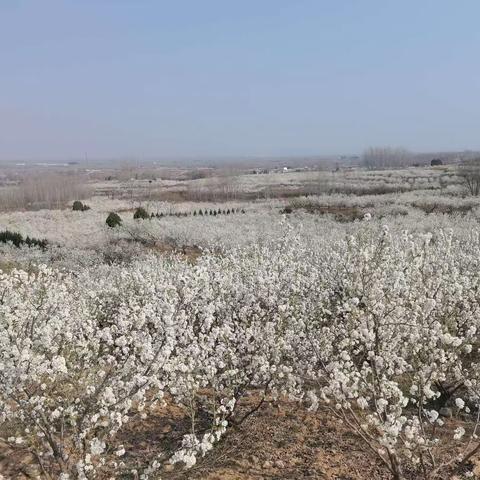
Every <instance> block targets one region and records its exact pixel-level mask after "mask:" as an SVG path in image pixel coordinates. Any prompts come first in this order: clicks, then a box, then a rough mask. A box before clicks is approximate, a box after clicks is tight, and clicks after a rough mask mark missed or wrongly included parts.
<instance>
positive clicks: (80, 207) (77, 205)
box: [72, 200, 90, 212]
mask: <svg viewBox="0 0 480 480" xmlns="http://www.w3.org/2000/svg"><path fill="white" fill-rule="evenodd" d="M72 210H73V211H74V212H84V211H85V210H90V207H89V206H88V205H86V204H85V203H82V202H81V201H80V200H75V201H74V202H73V206H72Z"/></svg>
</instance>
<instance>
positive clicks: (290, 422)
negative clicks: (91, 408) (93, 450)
mask: <svg viewBox="0 0 480 480" xmlns="http://www.w3.org/2000/svg"><path fill="white" fill-rule="evenodd" d="M184 421H185V418H184V416H183V414H182V412H181V410H180V409H178V408H176V407H170V408H168V412H167V411H164V412H163V415H161V416H158V417H155V418H154V419H153V421H152V420H150V421H149V425H148V427H147V428H146V426H145V424H142V423H132V424H129V427H128V431H125V432H123V433H120V438H119V442H120V443H123V444H124V445H125V448H126V450H127V454H126V455H125V458H124V460H126V461H128V463H130V464H132V463H133V464H135V463H136V462H137V461H138V462H142V461H143V460H145V459H146V457H149V456H151V453H152V446H154V445H159V444H162V443H164V442H165V438H167V437H169V436H172V433H173V434H175V433H176V432H179V433H180V432H181V430H182V429H183V426H182V423H184ZM452 426H453V425H452ZM477 462H478V460H474V462H473V464H471V465H470V470H471V469H472V468H474V469H475V473H476V474H477V475H476V476H475V477H473V478H480V463H479V464H478V465H477ZM33 464H34V459H33V458H32V457H31V456H29V455H28V454H26V453H25V452H22V451H21V450H19V451H17V452H12V451H8V449H7V448H6V446H5V444H2V443H1V442H0V474H1V475H3V477H1V476H0V480H7V479H8V480H10V479H12V480H26V479H33V478H37V479H43V478H44V477H41V476H39V472H38V471H37V470H36V469H35V467H34V466H33ZM477 472H478V473H477ZM405 473H406V477H407V478H408V479H409V480H410V479H411V480H414V479H415V478H418V477H417V476H415V474H409V472H405ZM100 478H101V480H103V478H104V477H103V476H101V477H99V480H100ZM105 478H112V477H111V476H109V475H107V476H106V477H105ZM121 478H122V480H123V479H126V478H127V477H124V476H122V477H121ZM161 478H162V480H298V479H306V480H363V479H369V480H384V479H385V480H387V479H391V476H390V475H389V473H388V472H387V471H386V469H385V468H384V467H383V466H382V465H381V463H380V462H379V460H378V459H377V458H375V456H374V455H373V454H372V453H371V452H369V451H368V450H367V449H366V447H365V446H364V445H363V444H362V443H361V441H359V439H358V438H357V437H356V436H355V435H354V434H353V433H351V432H350V431H349V430H348V429H347V428H346V427H345V426H344V425H342V423H341V422H339V420H337V419H336V418H335V417H334V416H333V415H332V414H331V413H330V412H329V411H327V410H324V411H319V412H317V413H310V412H308V411H305V410H303V409H295V408H292V405H291V404H289V405H282V404H280V406H273V405H271V404H265V405H264V406H263V407H262V408H261V409H260V410H259V411H257V412H256V413H255V415H253V416H251V417H250V418H248V419H247V420H246V421H245V422H244V423H243V424H242V425H240V426H239V427H237V428H234V429H232V430H230V431H229V433H228V434H227V435H226V436H225V437H224V438H223V440H222V441H221V442H220V444H218V445H217V446H216V448H215V449H214V450H213V451H212V452H211V454H209V455H207V456H206V457H205V458H203V459H201V460H200V461H199V462H198V463H197V464H196V465H195V466H194V467H193V468H192V469H190V470H183V469H181V468H173V466H170V465H168V466H167V468H166V469H165V470H163V471H162V472H161ZM443 478H445V479H448V478H450V479H452V480H461V479H462V478H465V477H455V476H450V475H446V476H445V477H443Z"/></svg>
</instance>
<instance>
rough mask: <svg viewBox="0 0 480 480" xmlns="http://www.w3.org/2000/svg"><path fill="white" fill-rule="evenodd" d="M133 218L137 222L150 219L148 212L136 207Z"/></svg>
mask: <svg viewBox="0 0 480 480" xmlns="http://www.w3.org/2000/svg"><path fill="white" fill-rule="evenodd" d="M133 218H134V219H135V220H137V219H140V220H147V219H148V218H150V215H149V214H148V212H147V211H146V210H145V209H144V208H143V207H138V208H137V209H136V210H135V213H134V214H133Z"/></svg>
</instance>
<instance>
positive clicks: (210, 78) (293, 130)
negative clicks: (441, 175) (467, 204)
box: [0, 0, 480, 159]
mask: <svg viewBox="0 0 480 480" xmlns="http://www.w3.org/2000/svg"><path fill="white" fill-rule="evenodd" d="M479 19H480V2H479V1H478V0H459V1H455V0H450V1H446V0H429V1H427V0H425V1H422V0H415V1H414V0H397V1H388V0H376V1H373V0H371V1H370V0H362V1H360V0H357V1H354V0H351V1H348V0H330V1H322V0H289V1H287V0H236V1H234V0H230V1H229V0H190V1H186V0H185V1H182V0H170V1H161V0H156V1H155V0H151V1H147V0H128V1H127V0H96V1H93V0H71V1H68V0H65V1H61V0H57V1H53V0H41V1H40V0H0V159H8V158H12V157H14V158H52V159H53V158H55V159H58V158H67V157H68V158H73V157H82V156H83V155H84V153H85V152H87V153H88V155H89V156H90V157H112V156H136V157H144V156H162V157H164V156H195V155H202V156H203V155H290V154H297V153H298V154H322V153H324V154H329V153H348V152H358V151H361V150H362V149H364V148H365V147H367V146H369V145H394V146H404V147H407V148H410V149H412V150H436V149H446V150H454V149H467V148H471V149H476V148H480V27H479Z"/></svg>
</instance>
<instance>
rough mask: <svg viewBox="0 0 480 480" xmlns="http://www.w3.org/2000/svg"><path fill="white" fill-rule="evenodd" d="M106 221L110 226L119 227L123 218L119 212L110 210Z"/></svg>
mask: <svg viewBox="0 0 480 480" xmlns="http://www.w3.org/2000/svg"><path fill="white" fill-rule="evenodd" d="M105 223H106V224H107V225H108V226H109V227H111V228H115V227H119V226H120V225H121V224H122V219H121V218H120V215H118V214H117V213H115V212H110V213H109V214H108V217H107V219H106V220H105Z"/></svg>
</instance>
